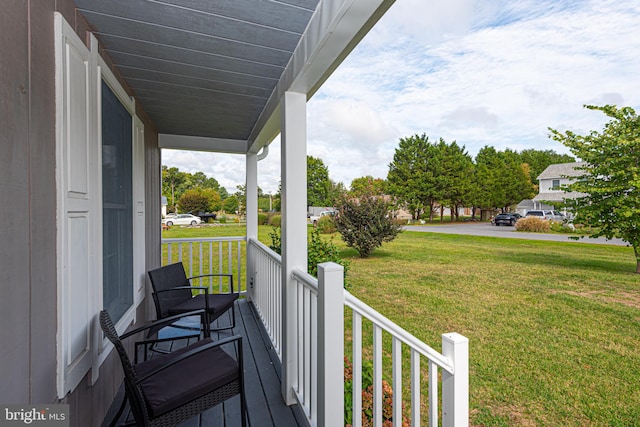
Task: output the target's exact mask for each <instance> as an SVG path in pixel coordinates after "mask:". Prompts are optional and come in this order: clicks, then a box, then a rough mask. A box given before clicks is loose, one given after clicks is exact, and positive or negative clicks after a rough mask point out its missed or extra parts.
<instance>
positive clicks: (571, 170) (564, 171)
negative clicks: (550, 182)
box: [538, 162, 587, 180]
mask: <svg viewBox="0 0 640 427" xmlns="http://www.w3.org/2000/svg"><path fill="white" fill-rule="evenodd" d="M586 164H587V162H573V163H556V164H555V165H549V166H547V168H546V169H545V170H544V171H543V172H542V173H541V174H540V176H538V180H540V179H552V178H562V177H565V176H580V175H582V174H583V172H582V171H581V170H576V168H577V167H582V166H584V165H586Z"/></svg>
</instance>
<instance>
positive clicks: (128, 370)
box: [100, 310, 149, 425]
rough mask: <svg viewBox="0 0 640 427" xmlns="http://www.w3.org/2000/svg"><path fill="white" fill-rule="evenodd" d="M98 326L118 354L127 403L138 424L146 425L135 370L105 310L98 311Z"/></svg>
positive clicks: (144, 409) (147, 415)
mask: <svg viewBox="0 0 640 427" xmlns="http://www.w3.org/2000/svg"><path fill="white" fill-rule="evenodd" d="M100 327H101V328H102V332H104V334H105V336H106V337H107V338H108V339H109V341H111V343H112V344H113V346H114V347H115V349H116V351H117V352H118V356H119V357H120V363H121V364H122V370H123V371H124V386H125V391H126V394H127V397H128V398H129V405H130V407H131V411H132V412H133V416H134V418H135V419H136V422H137V423H138V425H147V424H148V423H149V413H148V411H147V406H146V404H145V403H144V402H145V400H144V397H143V394H142V390H141V389H140V387H139V386H137V385H136V382H137V381H138V378H137V376H136V371H135V370H134V369H133V365H132V364H131V359H129V356H128V355H127V351H126V350H125V348H124V345H122V341H120V337H119V336H118V333H117V331H116V328H115V327H114V326H113V321H112V320H111V316H109V313H108V312H107V310H102V311H101V312H100Z"/></svg>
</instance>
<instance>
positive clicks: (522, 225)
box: [516, 216, 551, 233]
mask: <svg viewBox="0 0 640 427" xmlns="http://www.w3.org/2000/svg"><path fill="white" fill-rule="evenodd" d="M516 230H518V231H531V232H534V233H548V232H549V231H551V224H550V223H549V221H548V220H546V219H543V218H539V217H537V216H526V217H524V218H520V219H519V220H518V222H516Z"/></svg>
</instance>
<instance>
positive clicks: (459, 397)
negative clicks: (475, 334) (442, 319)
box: [442, 332, 469, 427]
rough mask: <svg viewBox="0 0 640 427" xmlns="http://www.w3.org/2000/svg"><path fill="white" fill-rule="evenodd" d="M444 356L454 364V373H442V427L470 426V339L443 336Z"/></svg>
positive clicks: (460, 336)
mask: <svg viewBox="0 0 640 427" xmlns="http://www.w3.org/2000/svg"><path fill="white" fill-rule="evenodd" d="M442 355H443V356H445V357H448V358H449V359H450V360H451V361H452V362H453V369H454V371H453V372H454V373H453V375H451V374H450V373H448V372H446V371H444V370H443V372H442V426H443V427H463V426H464V427H467V426H468V425H469V339H468V338H466V337H464V336H462V335H460V334H458V333H456V332H452V333H449V334H442Z"/></svg>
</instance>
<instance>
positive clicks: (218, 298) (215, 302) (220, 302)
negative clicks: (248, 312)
mask: <svg viewBox="0 0 640 427" xmlns="http://www.w3.org/2000/svg"><path fill="white" fill-rule="evenodd" d="M204 297H205V296H204V294H199V295H196V296H194V297H193V298H191V299H189V300H187V301H185V302H183V303H180V304H178V305H176V306H173V307H171V308H170V309H169V310H168V311H169V315H174V314H180V313H185V312H187V311H193V310H202V309H203V308H204V307H205V305H204ZM237 299H238V294H215V295H211V294H210V295H209V311H210V312H211V313H213V314H214V315H215V314H218V313H222V312H224V311H226V310H228V309H229V308H231V307H232V306H233V302H234V301H235V300H237Z"/></svg>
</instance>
